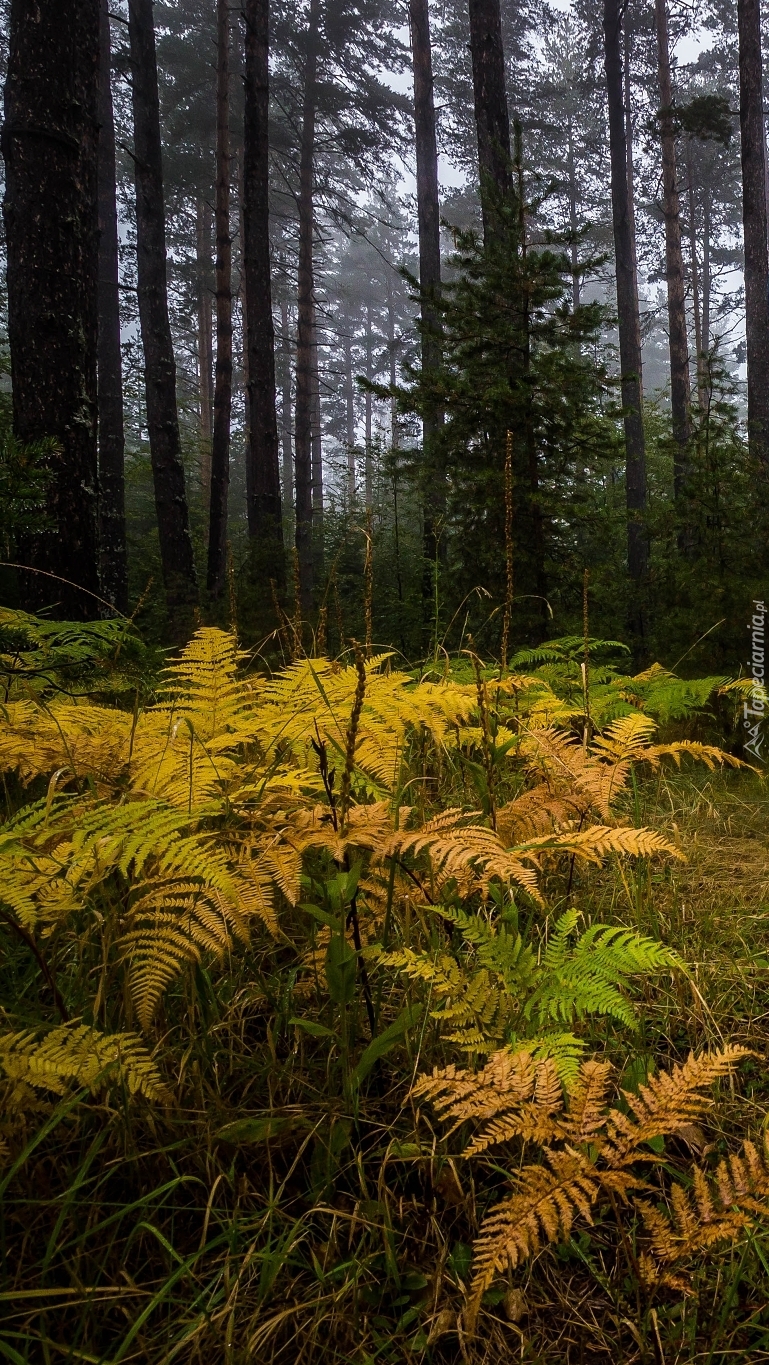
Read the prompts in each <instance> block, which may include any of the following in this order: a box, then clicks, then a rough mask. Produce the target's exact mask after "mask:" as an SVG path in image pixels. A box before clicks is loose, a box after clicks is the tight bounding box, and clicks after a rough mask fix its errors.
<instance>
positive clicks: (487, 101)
mask: <svg viewBox="0 0 769 1365" xmlns="http://www.w3.org/2000/svg"><path fill="white" fill-rule="evenodd" d="M469 10H470V56H471V58H472V64H473V101H474V106H475V129H476V133H477V137H478V169H479V173H480V182H481V211H482V214H483V235H484V238H488V235H489V232H490V230H492V229H493V225H494V218H495V211H494V203H495V201H496V199H497V198H499V197H502V196H504V195H506V194H507V193H508V192H509V190H510V186H511V184H512V180H511V171H510V115H509V112H508V108H507V93H506V90H505V55H504V51H503V48H502V22H501V19H500V11H499V0H469Z"/></svg>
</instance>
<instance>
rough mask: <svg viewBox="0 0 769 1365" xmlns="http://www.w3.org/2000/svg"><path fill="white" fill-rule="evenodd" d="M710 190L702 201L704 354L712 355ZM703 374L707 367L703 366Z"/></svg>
mask: <svg viewBox="0 0 769 1365" xmlns="http://www.w3.org/2000/svg"><path fill="white" fill-rule="evenodd" d="M710 283H711V281H710V189H709V187H708V186H707V185H705V186H704V187H703V199H702V354H703V356H708V355H709V354H710ZM703 373H705V367H704V366H703Z"/></svg>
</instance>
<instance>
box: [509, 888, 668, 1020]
mask: <svg viewBox="0 0 769 1365" xmlns="http://www.w3.org/2000/svg"><path fill="white" fill-rule="evenodd" d="M578 920H579V912H578V911H577V910H568V911H567V912H566V914H564V915H562V916H561V918H560V920H559V922H558V924H557V926H556V930H555V933H554V934H553V936H552V938H551V939H550V942H549V943H548V946H547V948H546V950H545V952H544V954H543V957H542V964H541V977H540V981H539V984H538V985H537V987H536V989H535V990H534V992H533V993H532V995H531V996H530V997H529V999H528V1000H527V1002H526V1006H525V1009H524V1014H525V1016H526V1018H527V1019H531V1018H534V1017H536V1018H537V1019H539V1020H540V1022H542V1021H544V1020H546V1019H553V1020H556V1019H557V1020H560V1021H561V1022H563V1023H566V1024H568V1023H571V1022H572V1021H573V1020H574V1019H575V1018H576V1019H583V1018H585V1017H586V1016H588V1015H591V1014H592V1015H594V1014H598V1015H606V1016H608V1017H610V1018H613V1019H616V1020H617V1021H618V1022H619V1023H621V1024H625V1025H626V1026H627V1027H628V1028H635V1027H636V1026H637V1024H638V1014H637V1012H636V1010H635V1009H634V1007H633V1005H632V1003H631V1001H630V999H629V998H628V995H627V989H628V986H629V979H630V978H631V977H633V976H648V975H649V974H650V973H652V972H659V971H663V970H664V969H665V968H679V969H680V968H681V967H682V966H683V964H682V962H681V960H680V958H679V957H678V956H677V954H676V953H674V952H673V951H672V950H671V949H670V948H666V947H665V945H664V944H662V943H658V942H656V941H655V940H654V939H650V938H645V937H643V936H642V935H640V934H636V933H634V932H633V930H631V929H621V928H616V927H612V926H610V925H603V924H594V925H592V926H591V927H590V928H589V929H586V930H585V932H584V933H583V934H581V935H580V937H579V938H578V939H577V941H576V943H574V944H572V942H571V939H572V936H573V934H574V932H575V929H576V926H577V922H578Z"/></svg>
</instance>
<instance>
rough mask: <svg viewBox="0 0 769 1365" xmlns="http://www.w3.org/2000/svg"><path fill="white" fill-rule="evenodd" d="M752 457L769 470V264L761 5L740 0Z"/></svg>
mask: <svg viewBox="0 0 769 1365" xmlns="http://www.w3.org/2000/svg"><path fill="white" fill-rule="evenodd" d="M737 26H738V30H739V44H740V141H741V153H742V223H743V234H744V242H745V339H746V342H747V359H748V442H749V446H750V453H751V455H752V457H753V459H754V460H757V461H758V462H759V463H760V464H761V465H762V467H763V468H764V470H767V469H768V468H769V383H768V382H767V375H769V261H768V260H767V237H766V234H767V213H766V138H765V134H764V113H763V77H762V66H761V9H760V0H737Z"/></svg>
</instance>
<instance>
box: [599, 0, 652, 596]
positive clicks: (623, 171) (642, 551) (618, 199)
mask: <svg viewBox="0 0 769 1365" xmlns="http://www.w3.org/2000/svg"><path fill="white" fill-rule="evenodd" d="M620 23H621V19H620V5H619V0H604V21H603V27H604V45H605V66H606V91H607V97H608V106H609V147H610V155H611V200H612V223H613V228H614V254H615V263H616V272H617V314H618V323H619V350H620V367H621V370H622V406H623V408H624V409H625V451H626V473H625V486H626V501H627V517H628V519H627V555H628V572H629V574H630V578H631V580H632V581H633V582H634V583H638V582H639V581H640V580H641V579H642V578H643V577H644V575H645V573H646V569H647V565H648V543H647V538H646V528H645V526H644V519H645V513H646V444H645V439H644V428H643V414H642V406H641V403H642V400H641V326H640V317H639V310H638V281H637V278H636V270H635V251H634V244H633V232H632V219H631V212H632V205H631V199H630V193H629V184H628V161H627V151H628V148H627V139H626V135H625V109H624V101H623V89H622V54H621V48H620Z"/></svg>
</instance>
